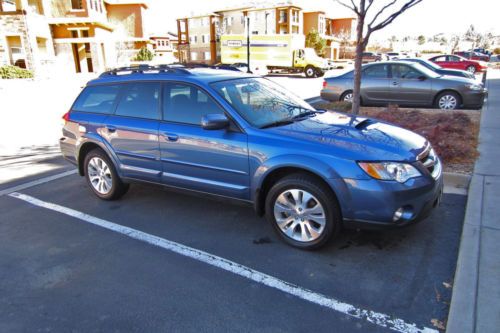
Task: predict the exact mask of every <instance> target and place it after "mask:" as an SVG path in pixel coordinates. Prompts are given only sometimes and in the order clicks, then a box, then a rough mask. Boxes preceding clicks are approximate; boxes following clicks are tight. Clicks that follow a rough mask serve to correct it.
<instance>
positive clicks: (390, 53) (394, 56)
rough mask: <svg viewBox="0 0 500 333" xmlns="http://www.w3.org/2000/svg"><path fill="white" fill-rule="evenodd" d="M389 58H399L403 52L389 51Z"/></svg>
mask: <svg viewBox="0 0 500 333" xmlns="http://www.w3.org/2000/svg"><path fill="white" fill-rule="evenodd" d="M386 54H387V58H388V59H387V60H398V59H399V58H401V54H400V53H399V52H387V53H386Z"/></svg>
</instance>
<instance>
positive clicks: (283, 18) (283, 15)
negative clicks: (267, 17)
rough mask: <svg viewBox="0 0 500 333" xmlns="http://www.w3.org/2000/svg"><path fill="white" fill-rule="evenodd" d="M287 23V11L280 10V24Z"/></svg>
mask: <svg viewBox="0 0 500 333" xmlns="http://www.w3.org/2000/svg"><path fill="white" fill-rule="evenodd" d="M285 22H287V15H286V10H285V9H281V10H280V23H285Z"/></svg>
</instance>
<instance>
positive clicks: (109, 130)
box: [106, 125, 116, 133]
mask: <svg viewBox="0 0 500 333" xmlns="http://www.w3.org/2000/svg"><path fill="white" fill-rule="evenodd" d="M106 129H107V130H108V132H109V133H114V132H116V127H114V126H111V125H106Z"/></svg>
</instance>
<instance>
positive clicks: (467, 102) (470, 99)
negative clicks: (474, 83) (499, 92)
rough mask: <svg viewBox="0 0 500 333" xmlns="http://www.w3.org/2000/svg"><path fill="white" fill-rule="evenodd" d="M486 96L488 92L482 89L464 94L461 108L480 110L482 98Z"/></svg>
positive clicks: (482, 102)
mask: <svg viewBox="0 0 500 333" xmlns="http://www.w3.org/2000/svg"><path fill="white" fill-rule="evenodd" d="M487 95H488V90H487V89H483V90H479V91H474V90H471V91H469V92H467V93H465V94H463V103H462V104H463V107H464V108H472V109H480V108H482V107H483V104H484V98H485V97H486V96H487Z"/></svg>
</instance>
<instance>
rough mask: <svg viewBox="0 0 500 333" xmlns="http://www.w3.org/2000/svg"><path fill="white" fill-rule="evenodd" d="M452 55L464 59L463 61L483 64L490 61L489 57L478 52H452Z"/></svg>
mask: <svg viewBox="0 0 500 333" xmlns="http://www.w3.org/2000/svg"><path fill="white" fill-rule="evenodd" d="M453 54H455V55H458V56H461V57H464V58H465V59H469V60H477V61H485V62H488V61H490V56H489V55H486V54H483V53H479V52H469V51H460V52H454V53H453Z"/></svg>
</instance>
